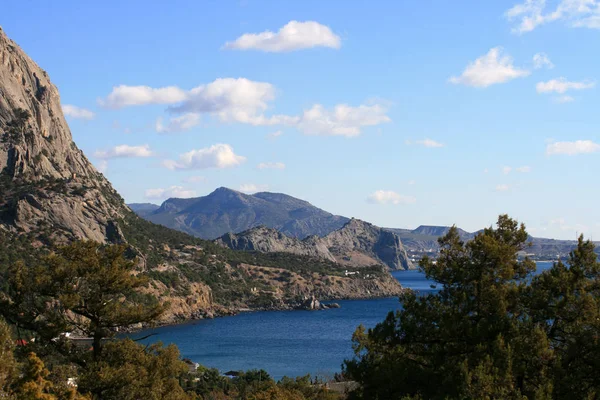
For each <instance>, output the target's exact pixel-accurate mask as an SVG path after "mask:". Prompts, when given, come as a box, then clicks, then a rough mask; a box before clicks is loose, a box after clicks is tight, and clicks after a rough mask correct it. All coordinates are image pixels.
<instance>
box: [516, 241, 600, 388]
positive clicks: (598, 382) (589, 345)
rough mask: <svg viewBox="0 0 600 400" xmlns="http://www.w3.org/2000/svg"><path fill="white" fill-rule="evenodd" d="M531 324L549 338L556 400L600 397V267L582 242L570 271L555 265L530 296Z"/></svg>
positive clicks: (534, 285)
mask: <svg viewBox="0 0 600 400" xmlns="http://www.w3.org/2000/svg"><path fill="white" fill-rule="evenodd" d="M525 303H526V305H527V307H528V309H529V311H530V314H531V322H532V324H534V325H535V327H536V328H538V329H540V330H541V331H542V332H543V333H544V334H545V337H546V338H547V342H548V348H549V349H552V350H553V351H552V352H551V353H550V354H548V357H547V363H548V364H550V365H551V366H552V374H553V395H554V397H555V398H561V399H562V398H564V399H566V398H573V399H588V398H597V397H598V396H600V263H599V262H598V256H597V254H596V253H595V252H594V245H593V243H592V242H590V241H584V240H583V236H580V237H579V240H578V244H577V248H576V249H575V250H573V251H572V252H571V254H570V257H569V260H568V266H567V265H565V264H563V263H562V262H558V263H556V264H555V265H554V266H553V268H552V269H550V270H549V271H546V273H544V274H541V275H539V276H536V277H535V278H534V279H533V281H532V283H531V286H530V288H529V289H528V291H527V293H526V299H525Z"/></svg>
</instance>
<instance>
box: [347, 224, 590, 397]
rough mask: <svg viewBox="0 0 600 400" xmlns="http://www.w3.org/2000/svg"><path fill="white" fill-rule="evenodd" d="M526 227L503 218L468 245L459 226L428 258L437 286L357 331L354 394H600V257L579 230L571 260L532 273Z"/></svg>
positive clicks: (350, 363) (351, 373)
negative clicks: (525, 253) (521, 255)
mask: <svg viewBox="0 0 600 400" xmlns="http://www.w3.org/2000/svg"><path fill="white" fill-rule="evenodd" d="M526 240H527V233H526V231H525V228H524V226H523V225H520V226H519V225H518V223H517V222H516V221H514V220H512V219H510V218H508V217H507V216H501V217H499V219H498V224H497V228H496V229H492V228H488V229H485V230H484V231H483V232H482V233H480V234H478V235H477V236H476V237H475V238H474V239H473V240H472V241H470V242H468V243H467V244H465V243H463V242H462V241H461V240H460V238H459V235H458V232H457V229H456V228H453V229H451V230H450V232H449V233H448V234H447V235H446V236H444V237H442V238H441V239H440V240H439V243H440V246H441V254H440V257H439V258H438V260H437V263H434V262H432V261H431V260H429V259H427V258H425V259H423V261H422V262H421V267H422V269H423V270H424V271H425V273H426V275H427V277H428V278H429V279H432V280H434V281H436V282H439V283H440V284H441V285H443V286H442V288H441V290H440V291H439V293H436V294H430V295H427V296H417V295H416V294H414V293H407V294H404V295H403V296H402V297H401V301H402V303H403V309H402V310H400V311H397V312H396V313H390V314H389V315H388V317H387V318H386V320H385V321H383V322H382V323H380V324H379V325H377V326H376V327H375V328H373V329H369V330H368V331H366V330H365V329H364V328H363V327H359V328H358V329H357V330H356V332H355V333H354V336H353V342H354V350H355V358H354V359H352V360H347V361H346V362H345V371H344V374H345V375H346V376H347V377H350V378H353V379H355V380H356V381H358V382H359V383H360V385H361V386H360V389H358V390H356V391H355V393H353V398H355V399H392V398H397V399H592V398H598V396H600V275H599V274H600V263H598V260H597V255H596V254H595V253H594V246H593V244H592V243H591V242H589V241H587V242H586V241H584V240H583V237H580V238H579V241H578V245H577V248H576V249H575V250H574V251H572V252H571V255H570V258H569V261H568V265H565V264H563V263H562V262H558V263H556V264H555V265H554V267H553V268H552V269H550V270H549V271H546V272H544V273H542V274H540V275H537V276H532V273H533V272H534V270H535V264H534V263H533V262H532V261H530V260H528V259H523V260H519V259H518V258H517V256H516V253H517V251H519V250H522V248H523V246H524V245H525V243H526Z"/></svg>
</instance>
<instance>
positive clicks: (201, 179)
mask: <svg viewBox="0 0 600 400" xmlns="http://www.w3.org/2000/svg"><path fill="white" fill-rule="evenodd" d="M183 181H184V182H186V183H201V182H206V181H207V179H206V178H205V177H203V176H189V177H187V178H185V179H184V180H183Z"/></svg>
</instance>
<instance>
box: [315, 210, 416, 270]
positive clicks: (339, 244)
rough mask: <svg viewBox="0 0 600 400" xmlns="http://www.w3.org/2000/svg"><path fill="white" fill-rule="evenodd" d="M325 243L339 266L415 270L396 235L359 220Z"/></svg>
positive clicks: (354, 220)
mask: <svg viewBox="0 0 600 400" xmlns="http://www.w3.org/2000/svg"><path fill="white" fill-rule="evenodd" d="M321 241H322V242H324V243H325V245H326V246H327V248H328V249H329V251H330V252H331V254H333V255H334V256H335V257H336V259H337V260H338V262H342V263H345V264H350V265H356V266H363V265H372V264H379V263H382V264H384V265H387V266H388V267H389V268H391V269H394V270H397V269H413V268H414V266H413V264H412V262H411V261H410V259H409V258H408V255H407V254H406V250H405V249H404V246H403V245H402V242H401V241H400V238H399V237H398V236H397V235H396V234H394V233H393V232H389V231H387V230H385V229H382V228H379V227H377V226H375V225H373V224H370V223H368V222H365V221H361V220H359V219H355V218H353V219H351V220H350V221H349V222H348V223H346V225H344V226H343V227H342V228H341V229H338V230H337V231H334V232H331V233H330V234H329V235H327V236H325V237H324V238H322V239H321Z"/></svg>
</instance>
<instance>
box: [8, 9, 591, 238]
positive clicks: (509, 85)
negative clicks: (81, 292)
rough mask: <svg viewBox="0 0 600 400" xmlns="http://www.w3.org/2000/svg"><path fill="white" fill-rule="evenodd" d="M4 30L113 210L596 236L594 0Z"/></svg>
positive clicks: (221, 13) (105, 17)
mask: <svg viewBox="0 0 600 400" xmlns="http://www.w3.org/2000/svg"><path fill="white" fill-rule="evenodd" d="M26 3H27V4H28V7H27V9H26V10H25V9H24V8H23V4H21V5H20V6H19V5H17V4H16V3H14V4H12V5H4V6H3V10H2V15H1V16H0V24H1V25H2V27H3V28H4V30H5V31H6V33H7V34H8V35H9V36H10V37H11V38H12V39H13V40H15V41H16V42H17V43H18V44H19V45H20V46H21V47H22V48H23V49H24V50H25V51H26V52H27V53H28V54H29V55H30V56H31V57H32V58H33V59H34V60H35V61H36V62H38V64H40V65H41V67H42V68H44V69H46V70H47V71H48V73H49V74H50V76H51V78H52V80H53V82H54V84H56V85H57V86H58V88H59V89H60V92H61V100H62V104H63V108H64V110H65V113H66V114H67V119H68V121H69V124H70V127H71V130H72V133H73V137H74V139H75V142H76V143H77V144H78V146H79V147H80V148H82V149H83V151H84V152H85V154H86V155H87V156H88V157H89V158H90V160H91V161H92V162H93V163H94V165H96V166H97V167H98V168H100V169H102V170H103V171H105V175H106V176H107V177H108V178H109V180H110V181H111V182H112V183H113V185H114V186H115V188H116V189H117V190H118V191H119V192H120V193H121V194H122V195H123V196H124V198H125V199H126V201H128V202H146V201H151V202H154V203H160V202H161V201H162V200H164V198H166V197H168V196H200V195H205V194H208V193H210V192H211V191H213V190H214V189H215V188H217V187H220V186H227V187H230V188H233V189H236V190H244V191H248V192H252V191H255V190H268V191H274V192H284V193H288V194H290V195H293V196H296V197H300V198H303V199H306V200H308V201H310V202H312V203H313V204H315V205H316V206H318V207H321V208H323V209H325V210H328V211H330V212H333V213H336V214H341V215H345V216H354V217H357V218H361V219H365V220H367V221H370V222H373V223H375V224H377V225H380V226H387V227H405V228H414V227H416V226H418V225H421V224H436V225H450V224H457V225H458V226H460V227H462V228H464V229H467V230H476V229H479V228H481V227H483V226H486V225H490V224H492V223H493V222H494V221H495V219H496V217H497V215H498V214H500V213H508V214H510V215H511V216H513V217H516V218H518V219H519V220H521V221H523V222H525V223H526V225H527V227H528V229H529V230H530V232H531V233H532V234H534V235H537V236H545V237H555V238H569V239H572V238H574V237H575V235H576V233H577V232H579V233H581V232H583V233H585V234H586V235H588V236H592V237H600V208H599V207H598V206H597V198H598V195H599V194H600V189H599V188H598V186H597V184H596V182H597V179H598V171H599V170H600V169H599V167H600V138H599V137H598V136H599V126H600V112H598V105H599V104H600V96H599V95H598V87H597V85H596V81H597V80H598V79H600V76H598V74H599V72H598V71H600V68H599V66H600V53H599V52H598V51H597V49H598V43H599V40H600V1H598V0H556V1H552V0H548V1H546V2H544V1H542V0H498V1H494V2H488V1H485V2H483V1H462V2H448V1H441V0H437V1H434V0H422V1H402V2H400V1H337V0H332V1H286V2H282V1H256V0H244V1H219V2H217V1H173V2H148V1H133V0H132V1H127V2H122V1H104V2H81V1H59V2H58V1H57V2H44V1H27V2H26Z"/></svg>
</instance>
